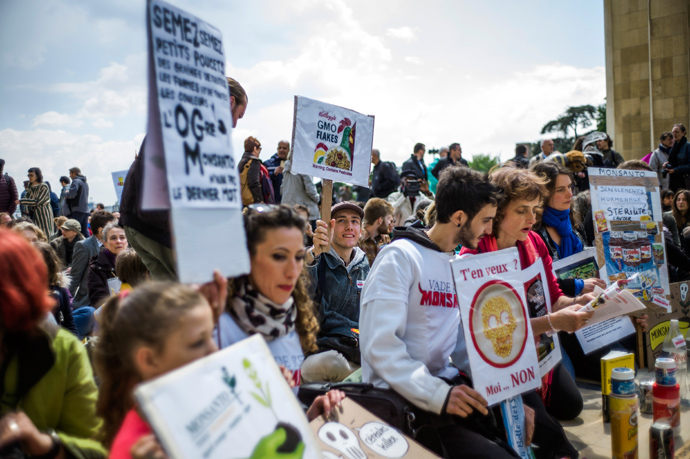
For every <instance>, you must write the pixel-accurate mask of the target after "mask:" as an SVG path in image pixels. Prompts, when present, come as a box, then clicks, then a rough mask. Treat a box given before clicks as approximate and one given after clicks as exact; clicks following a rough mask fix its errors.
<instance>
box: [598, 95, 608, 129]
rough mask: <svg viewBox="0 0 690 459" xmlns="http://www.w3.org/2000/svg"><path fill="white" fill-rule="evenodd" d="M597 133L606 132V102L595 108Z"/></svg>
mask: <svg viewBox="0 0 690 459" xmlns="http://www.w3.org/2000/svg"><path fill="white" fill-rule="evenodd" d="M597 131H599V132H606V102H604V103H603V104H601V105H599V106H598V107H597Z"/></svg>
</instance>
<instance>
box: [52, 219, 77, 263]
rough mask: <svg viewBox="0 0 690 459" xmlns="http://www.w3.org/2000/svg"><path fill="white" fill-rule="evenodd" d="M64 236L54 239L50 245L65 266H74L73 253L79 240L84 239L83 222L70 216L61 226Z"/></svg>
mask: <svg viewBox="0 0 690 459" xmlns="http://www.w3.org/2000/svg"><path fill="white" fill-rule="evenodd" d="M60 231H61V232H62V236H60V237H58V238H55V239H53V240H52V241H51V242H50V245H51V246H52V247H53V249H55V253H57V256H58V258H59V259H60V261H61V262H62V266H64V267H65V268H71V267H72V253H73V252H74V246H76V245H77V242H79V241H83V240H84V235H83V234H82V233H81V224H80V223H79V222H78V221H76V220H74V219H72V218H70V219H69V220H67V221H65V223H63V224H62V226H61V227H60Z"/></svg>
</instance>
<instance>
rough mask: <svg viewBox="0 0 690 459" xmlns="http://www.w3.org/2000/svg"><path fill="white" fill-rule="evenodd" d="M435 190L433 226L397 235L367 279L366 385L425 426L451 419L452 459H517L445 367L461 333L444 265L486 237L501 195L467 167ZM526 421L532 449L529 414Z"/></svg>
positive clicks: (363, 315) (465, 380)
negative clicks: (405, 406)
mask: <svg viewBox="0 0 690 459" xmlns="http://www.w3.org/2000/svg"><path fill="white" fill-rule="evenodd" d="M436 190H437V193H436V212H437V214H436V215H437V217H436V224H435V225H434V226H433V227H432V228H431V229H429V230H423V229H417V228H405V229H404V230H400V229H396V230H394V232H393V238H394V240H393V242H392V243H391V244H389V245H387V246H386V247H384V248H383V249H382V250H381V252H380V253H379V255H378V256H377V262H376V266H375V267H374V269H372V270H371V271H370V273H369V276H368V277H367V282H366V284H365V286H364V290H363V292H362V300H361V310H360V343H361V354H362V370H363V381H364V382H369V383H373V384H374V385H375V386H376V387H383V388H387V387H390V388H392V389H393V390H395V391H396V392H397V393H398V394H400V395H402V396H403V397H404V398H405V399H407V400H408V401H410V402H411V403H413V404H414V405H415V406H416V407H417V408H420V409H421V410H420V412H421V413H422V414H423V415H428V417H430V418H436V419H437V420H441V419H442V416H444V415H447V414H448V415H454V416H452V417H450V416H446V419H449V418H451V419H453V422H452V423H447V422H446V425H445V426H444V427H438V428H437V431H438V433H439V436H440V439H441V442H442V443H443V446H444V447H445V449H446V451H447V453H448V454H449V455H450V457H492V458H497V457H515V453H514V451H512V450H511V449H510V448H509V447H507V444H506V443H505V442H503V441H501V439H500V434H498V433H495V434H492V432H494V431H496V432H498V431H497V430H496V429H495V424H494V423H493V421H494V420H493V418H492V416H491V411H490V410H489V409H488V408H487V403H486V400H485V399H484V398H483V397H482V396H481V394H479V393H478V392H477V391H475V390H474V389H472V387H471V381H470V379H469V377H467V376H466V375H464V374H461V373H460V372H459V371H458V369H456V368H455V367H453V366H451V365H450V362H449V357H450V355H451V353H452V352H453V350H454V349H455V344H456V341H457V339H458V327H459V326H460V312H459V309H458V300H457V296H456V294H455V286H454V283H453V278H452V274H451V270H450V265H449V262H450V260H452V259H453V258H454V257H455V251H454V250H455V248H456V247H457V245H458V244H462V245H463V246H467V247H476V246H477V244H478V242H479V239H480V238H481V237H482V236H483V235H484V234H488V233H490V232H491V227H492V222H493V218H494V216H495V215H496V206H497V203H498V200H499V198H500V194H499V191H498V189H497V188H496V187H494V185H492V184H491V183H489V182H488V181H486V180H485V179H484V178H483V177H482V175H481V174H479V173H477V172H475V171H472V170H470V169H469V168H467V167H448V168H446V169H445V170H444V171H443V172H442V173H441V174H440V180H439V183H438V186H437V188H436ZM526 413H527V420H528V427H527V437H528V441H530V439H531V434H532V429H533V416H532V413H533V412H532V411H531V410H530V409H529V408H527V409H526ZM432 423H434V422H433V421H432ZM436 424H437V425H438V423H436ZM487 426H489V427H487ZM491 426H493V427H494V430H493V431H492V430H491ZM487 429H488V430H487ZM427 446H429V445H427Z"/></svg>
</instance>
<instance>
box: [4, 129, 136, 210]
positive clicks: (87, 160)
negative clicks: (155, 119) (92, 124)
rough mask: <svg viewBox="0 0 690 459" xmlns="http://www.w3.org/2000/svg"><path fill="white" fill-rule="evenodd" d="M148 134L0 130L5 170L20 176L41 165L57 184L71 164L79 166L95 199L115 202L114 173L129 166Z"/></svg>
mask: <svg viewBox="0 0 690 459" xmlns="http://www.w3.org/2000/svg"><path fill="white" fill-rule="evenodd" d="M143 137H144V134H137V135H135V136H133V137H132V138H130V139H129V140H117V141H113V140H104V139H102V138H101V137H99V136H96V135H92V134H86V135H77V134H73V133H70V132H67V131H64V130H48V129H32V130H26V131H17V130H14V129H4V130H2V131H0V151H2V152H3V154H4V155H5V159H6V161H7V164H6V165H5V170H6V171H7V172H8V173H9V174H10V175H13V176H14V177H15V179H20V178H22V177H23V176H24V171H25V170H27V169H28V168H30V167H40V168H41V170H42V172H43V175H44V177H45V178H46V180H47V181H49V182H51V185H52V186H53V187H56V186H58V185H59V184H58V181H59V178H60V176H62V175H68V171H69V168H70V167H72V166H78V167H79V168H80V169H81V170H82V172H83V173H84V174H85V175H86V177H87V179H88V182H89V186H90V196H91V197H92V198H93V199H94V201H103V202H104V203H106V204H108V205H110V204H112V203H114V202H115V191H114V189H113V184H112V180H111V177H110V173H111V172H114V171H118V170H123V169H129V166H130V165H131V164H132V161H133V160H134V153H135V152H136V151H137V150H138V149H139V146H140V145H141V141H142V140H143Z"/></svg>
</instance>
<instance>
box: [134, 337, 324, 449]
mask: <svg viewBox="0 0 690 459" xmlns="http://www.w3.org/2000/svg"><path fill="white" fill-rule="evenodd" d="M190 388H194V389H193V390H190ZM134 395H135V398H136V400H137V402H138V404H139V407H140V408H141V410H142V411H143V413H144V415H145V418H146V420H147V421H148V422H149V424H150V425H151V427H152V428H153V430H154V431H155V432H156V434H157V437H158V438H159V439H160V441H161V444H162V446H163V447H164V449H165V451H166V453H168V455H169V457H171V458H173V459H181V458H190V457H195V458H204V459H228V458H260V457H273V456H274V455H276V454H277V453H276V449H278V448H279V449H278V451H279V452H281V453H282V454H286V455H287V454H292V456H291V457H303V458H314V459H316V458H320V457H321V452H320V450H319V446H318V441H317V440H316V438H315V437H314V434H313V433H312V430H311V428H310V426H309V423H308V421H307V418H306V417H305V415H304V412H303V411H302V409H301V407H300V405H299V404H298V403H297V399H296V398H295V396H294V394H293V393H292V390H291V389H290V386H288V384H287V382H286V381H285V378H284V377H283V374H282V373H281V371H280V369H279V368H278V365H277V364H276V362H275V359H274V358H273V356H272V355H271V352H270V351H269V349H268V347H267V346H266V342H265V340H264V338H263V337H262V336H261V335H254V336H252V337H250V338H247V339H244V340H242V341H240V342H239V343H237V344H234V345H233V346H230V347H228V348H225V349H223V350H222V351H218V352H215V353H213V354H211V355H210V356H208V357H205V358H203V359H201V360H197V361H196V362H193V363H191V364H189V365H186V366H184V367H182V368H180V369H178V370H175V371H173V372H171V373H168V374H166V375H164V376H161V377H160V378H157V379H155V380H153V381H150V382H146V383H143V384H141V385H140V386H139V387H138V388H137V389H136V391H135V394H134Z"/></svg>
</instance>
